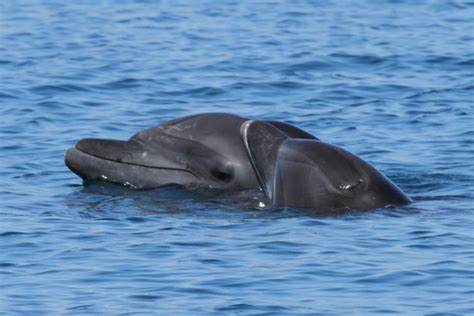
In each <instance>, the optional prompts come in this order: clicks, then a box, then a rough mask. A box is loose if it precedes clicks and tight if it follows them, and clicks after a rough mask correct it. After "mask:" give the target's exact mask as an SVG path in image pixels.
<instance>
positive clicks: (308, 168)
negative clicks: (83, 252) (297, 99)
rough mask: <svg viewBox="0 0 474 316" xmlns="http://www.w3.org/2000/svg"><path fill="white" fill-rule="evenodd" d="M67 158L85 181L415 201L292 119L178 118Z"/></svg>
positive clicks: (346, 204)
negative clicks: (284, 120)
mask: <svg viewBox="0 0 474 316" xmlns="http://www.w3.org/2000/svg"><path fill="white" fill-rule="evenodd" d="M65 162H66V165H67V166H68V167H69V169H71V171H73V172H74V173H75V174H77V175H78V176H80V177H81V178H82V179H83V180H84V181H85V182H88V181H94V180H100V181H108V182H113V183H118V184H121V185H125V186H129V187H131V188H137V189H149V188H157V187H161V186H165V185H171V184H174V185H179V186H183V187H185V188H187V189H191V190H192V189H206V190H207V189H211V190H222V191H225V192H235V191H241V190H248V189H261V190H263V192H264V193H265V196H266V198H267V200H268V201H267V203H268V204H271V205H274V206H283V207H297V208H311V209H317V210H325V211H327V210H343V209H355V210H373V209H377V208H381V207H384V206H387V205H404V204H407V203H409V202H410V199H409V197H408V196H406V195H405V194H404V193H403V192H402V191H401V190H400V189H399V188H398V187H397V186H396V185H395V184H394V183H392V182H391V181H390V180H389V179H388V178H387V177H385V176H384V175H383V174H381V173H380V172H379V171H377V170H376V169H375V168H374V167H373V166H371V165H370V164H369V163H367V162H365V161H364V160H362V159H361V158H359V157H357V156H355V155H354V154H351V153H349V152H347V151H346V150H344V149H342V148H339V147H337V146H335V145H332V144H328V143H325V142H322V141H320V140H319V139H318V138H316V137H314V136H313V135H311V134H309V133H307V132H305V131H303V130H301V129H299V128H297V127H295V126H292V125H290V124H287V123H283V122H276V121H258V120H249V119H246V118H243V117H240V116H237V115H233V114H224V113H208V114H198V115H193V116H186V117H182V118H177V119H174V120H171V121H168V122H165V123H163V124H160V125H157V126H154V127H151V128H148V129H145V130H143V131H141V132H138V133H137V134H135V135H133V136H132V137H131V138H130V139H129V140H127V141H119V140H107V139H91V138H85V139H82V140H80V141H79V142H78V143H77V144H76V146H75V147H74V148H71V149H69V150H68V151H67V152H66V155H65Z"/></svg>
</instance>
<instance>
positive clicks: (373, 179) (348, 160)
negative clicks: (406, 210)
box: [241, 120, 410, 210]
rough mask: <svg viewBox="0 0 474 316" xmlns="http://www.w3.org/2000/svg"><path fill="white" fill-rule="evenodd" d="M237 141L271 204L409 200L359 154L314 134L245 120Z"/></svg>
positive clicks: (345, 205) (373, 204) (370, 205)
mask: <svg viewBox="0 0 474 316" xmlns="http://www.w3.org/2000/svg"><path fill="white" fill-rule="evenodd" d="M241 134H242V140H243V141H244V144H245V147H246V149H247V152H248V154H249V157H250V161H251V163H252V165H253V167H254V170H255V172H256V175H257V178H258V180H259V183H260V184H261V187H262V189H263V191H264V192H265V195H266V197H267V199H268V200H269V201H270V202H271V203H272V204H273V205H276V206H291V207H301V208H315V209H321V210H343V209H357V210H372V209H377V208H381V207H384V206H387V205H403V204H407V203H408V202H410V199H409V198H408V197H407V196H406V195H405V194H404V193H403V192H402V191H401V190H400V189H399V188H398V187H397V186H396V185H395V184H394V183H392V182H391V181H390V180H389V179H388V178H386V177H385V176H384V175H383V174H382V173H380V172H379V171H377V170H376V169H375V168H374V167H372V166H371V165H370V164H368V163H367V162H365V161H364V160H362V159H360V158H359V157H357V156H355V155H353V154H351V153H349V152H347V151H346V150H344V149H342V148H339V147H337V146H334V145H331V144H327V143H324V142H321V141H319V140H315V139H301V138H292V137H289V136H288V135H287V134H285V133H283V132H281V131H280V130H279V129H277V128H275V127H274V126H272V125H271V124H268V123H266V122H262V121H252V120H249V121H246V122H245V123H244V124H242V126H241Z"/></svg>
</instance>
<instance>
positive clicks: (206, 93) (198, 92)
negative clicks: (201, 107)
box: [165, 87, 225, 97]
mask: <svg viewBox="0 0 474 316" xmlns="http://www.w3.org/2000/svg"><path fill="white" fill-rule="evenodd" d="M224 92H225V91H224V90H223V89H220V88H214V87H201V88H195V89H189V90H182V91H168V92H165V94H168V95H188V96H194V97H212V96H216V95H220V94H224Z"/></svg>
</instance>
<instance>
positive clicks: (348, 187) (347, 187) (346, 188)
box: [339, 179, 362, 191]
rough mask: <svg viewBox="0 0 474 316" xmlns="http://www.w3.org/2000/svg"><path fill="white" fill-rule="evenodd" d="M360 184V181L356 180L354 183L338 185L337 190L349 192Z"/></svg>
mask: <svg viewBox="0 0 474 316" xmlns="http://www.w3.org/2000/svg"><path fill="white" fill-rule="evenodd" d="M361 184H362V179H359V180H357V181H356V182H354V183H343V184H340V185H339V189H341V190H344V191H350V190H353V189H355V188H356V187H358V186H359V185H361Z"/></svg>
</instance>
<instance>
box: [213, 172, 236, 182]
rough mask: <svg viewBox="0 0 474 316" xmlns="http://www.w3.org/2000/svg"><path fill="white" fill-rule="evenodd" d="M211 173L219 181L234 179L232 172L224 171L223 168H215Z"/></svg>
mask: <svg viewBox="0 0 474 316" xmlns="http://www.w3.org/2000/svg"><path fill="white" fill-rule="evenodd" d="M211 174H212V176H213V177H214V178H216V179H217V180H219V181H223V182H229V181H230V180H232V174H230V173H228V172H223V171H221V170H217V169H214V170H212V171H211Z"/></svg>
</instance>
